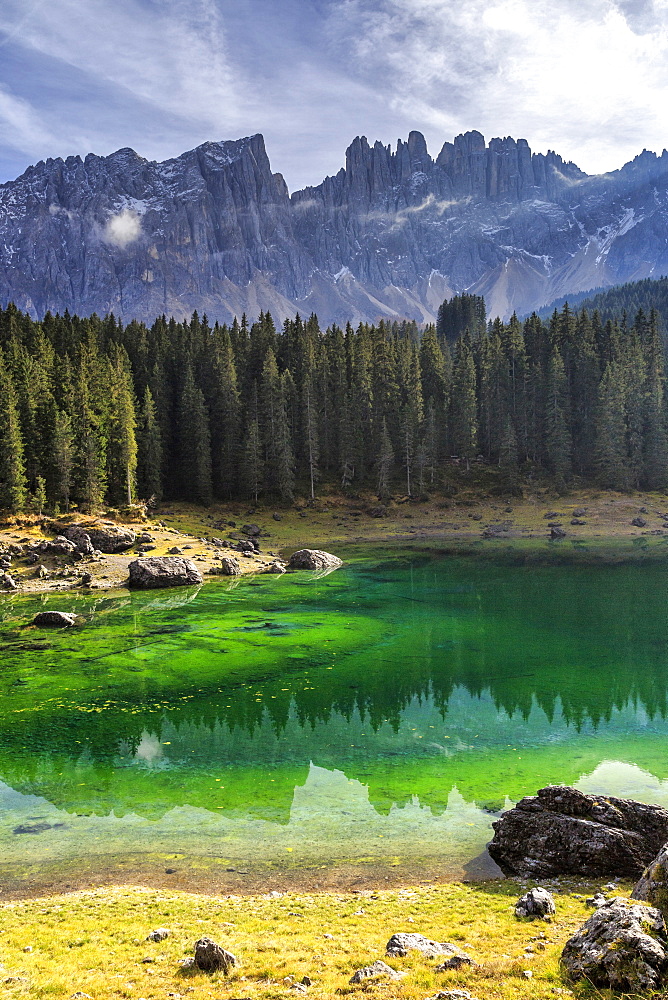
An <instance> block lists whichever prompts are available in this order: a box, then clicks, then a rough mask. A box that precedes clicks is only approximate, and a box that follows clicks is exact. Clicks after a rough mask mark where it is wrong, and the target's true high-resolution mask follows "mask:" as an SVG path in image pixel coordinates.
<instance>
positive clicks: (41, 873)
mask: <svg viewBox="0 0 668 1000" xmlns="http://www.w3.org/2000/svg"><path fill="white" fill-rule="evenodd" d="M44 607H48V608H59V609H62V610H76V611H77V612H79V613H80V614H82V615H83V616H85V619H86V621H85V624H84V625H82V626H81V627H80V628H77V629H71V630H63V631H55V632H54V631H45V630H39V631H38V630H36V629H33V628H25V627H24V625H25V623H26V622H29V621H30V620H31V618H32V617H33V615H34V614H35V613H36V612H37V611H38V610H39V609H40V608H44ZM0 641H1V642H2V648H1V651H0V691H1V698H0V881H2V882H3V884H5V885H9V884H11V885H13V886H15V887H19V888H20V887H21V886H28V887H29V886H39V885H49V884H51V885H61V884H83V882H82V881H81V880H82V879H84V880H85V879H86V878H87V879H88V880H89V881H95V880H96V878H97V877H98V876H99V873H100V872H101V871H102V870H104V871H105V872H106V873H107V877H110V873H111V875H113V874H114V873H116V874H117V875H118V877H120V876H121V875H122V873H124V872H126V873H127V872H132V873H134V874H135V875H136V874H137V873H140V874H141V872H142V871H144V872H157V873H164V872H168V873H169V874H170V875H171V874H173V875H174V877H175V878H176V879H178V880H179V881H178V884H179V885H182V886H184V887H188V885H190V884H195V882H197V884H198V885H200V884H201V883H202V880H205V881H206V880H209V882H210V884H211V886H212V888H216V887H219V886H223V885H225V886H229V885H232V886H236V885H240V886H242V887H243V886H250V885H257V884H266V885H272V886H273V885H274V882H272V881H271V880H272V879H279V880H280V879H283V880H284V881H285V880H287V882H286V884H287V883H288V882H290V880H292V881H294V882H296V883H299V884H304V879H307V880H308V879H310V880H311V883H312V884H314V885H319V884H326V883H327V880H328V879H329V880H330V881H331V880H332V879H333V878H334V879H335V878H336V876H337V873H340V874H341V877H342V878H343V877H344V876H345V879H346V880H347V882H348V883H354V882H355V878H356V877H357V876H358V877H359V878H360V879H367V880H368V879H371V880H373V879H374V878H375V879H380V878H390V877H392V876H393V874H394V875H396V877H397V878H399V879H402V878H403V879H408V878H410V879H412V880H415V881H418V880H419V879H420V878H432V877H461V876H468V877H484V876H488V875H490V874H494V873H495V872H496V873H498V870H497V869H495V867H494V866H493V864H492V862H491V861H490V860H489V859H488V858H487V857H486V855H485V853H484V849H485V844H486V843H487V841H488V840H489V839H490V837H491V833H492V831H491V823H492V822H493V820H494V818H495V816H496V815H498V813H499V811H500V810H502V809H504V808H507V807H508V806H509V805H511V804H512V803H513V802H516V801H517V800H518V799H519V798H521V797H522V796H523V795H527V794H532V793H534V792H535V791H536V790H537V789H538V788H540V787H541V786H543V785H545V784H548V783H560V782H561V783H568V784H575V785H577V786H578V787H579V788H582V789H583V790H586V791H598V792H605V793H609V794H617V795H628V796H632V797H635V798H638V799H641V800H644V801H648V802H658V803H661V804H663V805H667V806H668V781H667V779H668V742H667V736H668V721H667V719H666V713H667V709H668V561H664V560H654V561H649V560H648V561H647V562H642V563H637V564H622V565H596V566H588V565H586V564H580V565H570V566H568V565H549V564H548V565H536V564H535V563H534V564H523V563H522V561H521V560H517V561H515V562H505V561H503V560H495V559H494V558H484V559H482V558H480V559H476V558H463V557H454V556H452V555H443V554H441V555H439V554H437V553H436V554H435V553H433V552H432V553H429V552H420V551H413V552H410V551H398V550H397V551H393V552H390V551H387V550H382V549H375V550H372V549H367V550H366V551H365V552H364V553H363V554H359V553H357V554H354V553H353V554H352V558H350V560H349V561H348V562H347V564H346V565H345V566H344V568H343V569H341V570H339V571H337V572H334V573H331V574H330V575H328V576H325V577H322V578H317V577H316V576H314V575H313V574H309V573H300V574H290V575H286V576H284V577H267V576H264V577H258V578H255V579H253V580H248V579H246V580H241V581H239V582H237V583H236V585H235V584H234V583H233V584H230V583H229V582H226V581H223V580H218V581H216V582H213V583H209V584H207V585H206V586H204V587H202V588H200V589H199V590H197V589H189V590H178V591H163V592H155V591H153V592H150V593H135V594H128V593H126V592H120V593H119V594H118V595H117V596H114V595H112V594H106V595H104V596H99V595H97V596H94V595H90V596H73V595H72V594H62V595H51V596H49V597H48V598H47V597H39V598H37V597H36V598H27V597H14V596H12V597H6V598H4V599H3V600H2V603H0ZM68 879H69V880H70V882H68V881H67V880H68ZM77 879H78V880H79V881H78V882H77ZM322 880H325V881H324V882H323V881H322ZM276 884H278V883H276ZM281 884H282V883H281ZM327 884H329V883H327Z"/></svg>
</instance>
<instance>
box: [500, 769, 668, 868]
mask: <svg viewBox="0 0 668 1000" xmlns="http://www.w3.org/2000/svg"><path fill="white" fill-rule="evenodd" d="M492 825H493V827H494V838H493V840H492V841H491V842H490V843H489V844H488V847H487V849H488V851H489V853H490V855H491V856H492V858H493V859H494V861H496V863H497V864H498V865H499V867H500V868H501V870H502V871H503V872H504V874H506V875H524V876H531V877H537V878H544V877H549V876H553V875H583V876H587V877H588V878H595V877H597V876H599V875H615V876H618V877H622V876H627V877H632V878H637V876H638V875H640V873H641V872H642V870H643V869H644V868H645V866H646V865H648V864H649V863H650V861H652V859H653V858H655V857H656V855H657V853H658V852H659V850H660V849H661V847H662V846H663V844H664V843H665V842H666V841H667V840H668V811H666V810H665V809H662V808H661V807H660V806H654V805H645V804H644V803H642V802H635V801H634V800H633V799H617V798H613V797H612V796H603V795H586V794H585V793H584V792H580V791H578V790H577V789H575V788H569V787H565V786H564V787H562V786H558V785H548V787H547V788H541V789H540V791H539V792H538V793H537V794H536V795H530V796H527V797H526V798H524V799H522V800H521V801H520V802H518V803H517V805H516V806H515V808H514V809H511V810H509V812H507V813H505V814H504V815H503V816H502V817H501V819H499V820H497V821H496V823H493V824H492Z"/></svg>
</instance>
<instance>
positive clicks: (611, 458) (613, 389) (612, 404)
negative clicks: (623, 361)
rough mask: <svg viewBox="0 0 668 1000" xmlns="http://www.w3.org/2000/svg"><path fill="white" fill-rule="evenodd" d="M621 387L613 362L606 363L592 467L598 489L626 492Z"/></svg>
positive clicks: (618, 374) (600, 393)
mask: <svg viewBox="0 0 668 1000" xmlns="http://www.w3.org/2000/svg"><path fill="white" fill-rule="evenodd" d="M624 397H625V392H624V383H623V380H622V377H621V371H620V369H619V366H618V364H617V363H616V362H610V363H609V364H608V365H607V366H606V369H605V371H604V372H603V377H602V379H601V382H600V385H599V389H598V405H597V409H596V446H595V464H596V471H597V474H598V478H599V481H600V483H601V486H605V487H607V488H608V489H614V490H628V488H629V485H630V475H629V466H628V459H627V453H626V407H625V398H624Z"/></svg>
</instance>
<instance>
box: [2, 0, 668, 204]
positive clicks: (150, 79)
mask: <svg viewBox="0 0 668 1000" xmlns="http://www.w3.org/2000/svg"><path fill="white" fill-rule="evenodd" d="M411 129H417V130H418V131H420V132H422V133H423V134H424V136H425V138H426V139H427V145H428V147H429V150H430V152H431V154H432V156H436V155H437V153H438V151H439V150H440V148H441V146H442V144H443V142H444V141H446V140H448V141H452V139H453V138H454V136H456V135H458V134H459V133H460V132H465V131H467V130H470V129H477V130H478V131H480V132H482V133H483V135H485V137H486V138H487V139H488V140H489V139H490V138H492V137H494V136H507V135H511V136H513V137H514V138H516V139H517V138H525V139H527V140H528V142H529V145H530V146H531V148H532V149H533V150H534V151H535V152H546V151H547V150H548V149H554V150H556V151H557V152H558V153H560V154H561V155H562V156H563V157H564V159H567V160H573V161H574V162H575V163H577V164H578V166H580V167H581V168H582V169H583V170H585V171H587V172H588V173H602V172H605V171H607V170H613V169H616V168H617V167H620V166H622V164H623V163H625V162H626V161H627V160H629V159H632V158H633V157H634V156H635V155H636V154H637V153H639V152H640V151H641V150H642V149H643V148H647V149H651V150H655V151H657V152H661V151H662V149H663V148H664V146H665V145H668V0H2V3H1V4H0V182H1V181H5V180H9V179H11V178H13V177H16V176H17V175H18V174H20V173H21V172H22V171H23V170H24V169H25V168H26V167H27V166H28V165H29V164H31V163H35V162H37V161H38V160H40V159H45V158H46V157H48V156H62V157H66V156H69V155H73V154H79V155H82V156H84V155H85V154H86V153H88V152H94V153H97V154H99V155H107V154H109V153H111V152H113V151H114V150H116V149H119V148H121V147H124V146H131V147H132V148H133V149H135V150H137V152H138V153H140V154H141V155H142V156H145V157H147V158H148V159H157V160H161V159H166V158H168V157H171V156H177V155H178V154H179V153H181V152H184V151H185V150H187V149H192V148H193V147H194V146H196V145H198V144H199V143H201V142H205V141H207V140H212V139H213V140H222V139H237V138H240V137H242V136H246V135H252V134H254V133H256V132H262V133H263V134H264V137H265V141H266V145H267V151H268V153H269V158H270V160H271V164H272V168H273V170H275V171H280V172H281V173H282V174H283V175H284V177H285V179H286V181H287V183H288V186H289V188H290V190H296V189H297V188H301V187H303V186H305V185H307V184H318V183H319V182H320V181H321V180H322V179H323V178H324V177H325V176H326V175H328V174H333V173H336V171H337V170H338V169H339V168H340V167H341V166H342V165H343V163H344V157H345V149H346V147H347V146H348V145H349V144H350V142H351V141H352V139H353V138H354V137H355V136H356V135H366V136H367V138H368V139H369V141H370V142H373V141H375V140H376V139H380V140H381V141H382V142H384V143H385V144H390V143H391V144H392V145H393V146H394V145H395V144H396V141H397V139H398V138H403V139H405V138H407V136H408V133H409V131H410V130H411Z"/></svg>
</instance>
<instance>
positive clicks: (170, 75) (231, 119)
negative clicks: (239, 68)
mask: <svg viewBox="0 0 668 1000" xmlns="http://www.w3.org/2000/svg"><path fill="white" fill-rule="evenodd" d="M0 31H2V32H5V33H7V34H8V35H10V36H13V37H14V39H15V41H18V42H20V43H21V44H22V45H24V46H25V47H26V48H28V49H30V50H32V51H33V52H37V53H41V54H42V55H43V56H45V57H48V58H55V59H58V60H61V61H62V62H63V63H66V64H67V65H70V66H72V67H75V68H76V69H77V70H80V71H82V72H84V73H87V74H90V76H91V77H92V78H95V79H96V80H98V81H107V82H108V83H111V84H113V85H114V86H116V87H119V88H123V89H124V90H126V91H128V92H130V94H132V95H133V96H134V97H136V98H137V99H139V100H141V101H143V102H148V103H149V104H151V105H153V106H154V108H156V109H159V110H161V111H163V112H166V113H169V114H173V115H177V116H183V115H185V116H188V117H190V118H191V120H192V119H196V120H197V121H198V123H199V124H200V125H204V126H205V127H206V128H208V129H209V130H210V131H211V132H212V136H213V137H216V138H218V137H223V135H224V134H225V133H226V132H227V131H228V130H229V128H230V127H231V126H233V125H237V124H240V121H241V112H240V105H239V101H238V96H237V95H238V89H239V80H238V79H236V78H235V76H234V74H233V73H232V70H231V68H230V65H229V62H228V59H227V55H226V52H227V45H226V39H225V34H224V31H223V25H222V18H221V16H220V14H219V10H218V6H217V4H216V2H215V0H162V2H160V3H148V4H147V3H142V2H141V0H97V2H95V3H81V0H53V2H51V3H49V4H45V5H44V6H42V7H41V8H40V10H39V17H33V18H26V17H25V15H24V14H23V0H4V2H3V4H2V5H1V6H0ZM221 129H222V132H221Z"/></svg>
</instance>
